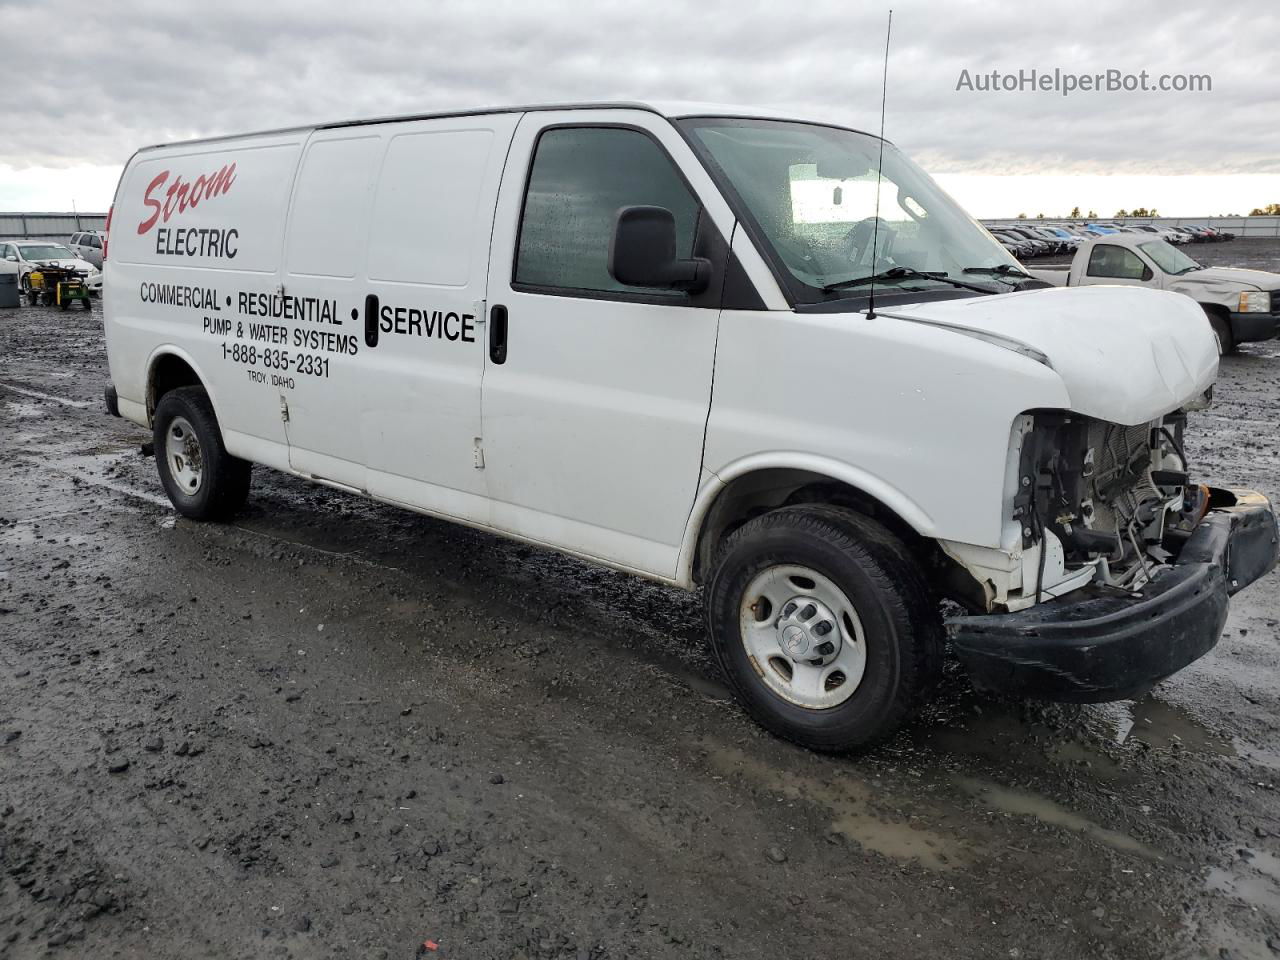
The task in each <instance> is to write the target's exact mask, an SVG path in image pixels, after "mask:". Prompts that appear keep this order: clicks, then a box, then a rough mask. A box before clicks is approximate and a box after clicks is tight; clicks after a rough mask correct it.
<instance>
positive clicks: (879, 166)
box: [867, 9, 893, 320]
mask: <svg viewBox="0 0 1280 960" xmlns="http://www.w3.org/2000/svg"><path fill="white" fill-rule="evenodd" d="M892 32H893V10H892V9H890V10H889V23H888V24H887V25H886V26H885V28H884V73H883V74H882V75H881V77H880V156H879V157H878V158H877V159H876V215H875V217H874V218H873V219H872V221H871V275H872V277H874V276H875V275H876V270H877V269H878V267H877V266H876V258H877V256H878V250H879V240H880V174H881V171H882V170H883V169H884V102H885V98H886V97H887V96H888V92H889V36H890V34H891V33H892ZM867 300H868V302H867V319H868V320H874V319H875V316H876V282H875V280H872V281H871V291H870V292H869V293H868V295H867Z"/></svg>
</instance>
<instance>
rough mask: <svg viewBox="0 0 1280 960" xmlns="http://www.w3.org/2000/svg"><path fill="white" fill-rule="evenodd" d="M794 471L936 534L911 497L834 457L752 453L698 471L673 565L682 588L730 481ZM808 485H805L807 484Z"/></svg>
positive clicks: (926, 534) (686, 584)
mask: <svg viewBox="0 0 1280 960" xmlns="http://www.w3.org/2000/svg"><path fill="white" fill-rule="evenodd" d="M778 470H782V471H794V472H796V473H798V474H800V473H803V474H810V475H811V479H810V480H809V481H808V482H809V483H813V482H821V481H833V482H835V483H839V484H843V485H845V486H848V487H852V488H853V489H855V490H857V491H858V492H859V493H862V494H864V495H865V496H867V497H870V498H871V499H873V500H875V501H877V502H878V503H880V504H881V505H882V506H884V507H885V508H886V509H888V510H890V511H892V512H893V513H894V514H895V515H896V516H897V517H898V518H899V519H900V520H901V521H902V522H903V523H905V524H906V525H907V526H909V527H911V529H913V530H914V531H915V532H916V533H918V534H920V535H921V536H924V537H930V538H936V536H937V534H936V525H935V523H934V520H933V518H932V517H930V516H929V514H928V513H926V512H925V510H924V509H923V508H922V507H921V506H920V505H919V504H918V503H916V502H915V501H914V500H912V499H911V498H910V497H908V496H907V495H906V494H904V493H903V492H902V491H901V490H898V489H897V488H896V487H894V486H893V485H892V484H889V483H887V482H886V481H884V480H883V479H881V478H880V477H877V476H875V475H874V474H871V473H868V472H867V471H865V470H860V469H858V468H857V467H854V466H851V465H849V464H847V463H842V462H840V461H839V460H834V459H831V458H828V457H822V456H817V455H814V454H805V453H798V452H795V451H790V450H786V451H782V450H780V451H773V452H766V453H754V454H751V455H750V456H746V457H742V458H741V459H739V460H735V461H733V462H732V463H729V464H726V465H725V466H723V467H721V468H720V469H718V470H716V471H714V472H713V471H711V470H707V469H704V470H703V480H702V484H701V486H700V487H699V489H698V494H697V496H696V497H695V498H694V503H693V509H692V510H691V511H690V513H689V522H688V524H687V525H686V527H685V532H684V538H683V540H682V541H681V544H680V553H679V556H678V559H677V564H676V581H677V582H678V583H679V584H680V585H681V586H684V587H687V588H692V587H693V586H694V579H693V569H694V562H695V560H696V559H697V554H698V545H699V542H700V540H701V537H702V531H703V528H704V525H705V524H706V521H707V517H708V515H709V514H710V513H711V510H712V508H713V507H714V505H715V503H716V500H717V498H718V497H719V496H720V494H721V493H723V492H724V491H725V490H726V489H727V488H728V487H729V486H730V485H731V484H733V483H734V482H735V481H738V480H741V479H743V478H746V477H749V476H751V475H753V474H763V473H765V472H767V471H778ZM806 485H807V484H806Z"/></svg>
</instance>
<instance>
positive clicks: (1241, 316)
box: [1028, 233, 1280, 354]
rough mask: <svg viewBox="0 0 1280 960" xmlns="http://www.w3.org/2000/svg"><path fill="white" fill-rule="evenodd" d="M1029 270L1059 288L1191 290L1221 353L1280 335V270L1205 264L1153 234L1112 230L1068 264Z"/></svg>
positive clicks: (1091, 242) (1191, 294)
mask: <svg viewBox="0 0 1280 960" xmlns="http://www.w3.org/2000/svg"><path fill="white" fill-rule="evenodd" d="M1028 272H1029V273H1030V274H1031V275H1032V276H1034V277H1035V278H1037V279H1039V280H1044V281H1046V282H1048V283H1051V284H1053V285H1054V286H1058V287H1064V286H1065V287H1083V286H1088V285H1091V284H1103V283H1105V284H1123V285H1127V286H1136V287H1151V288H1152V289H1154V290H1172V291H1174V292H1175V293H1182V294H1186V295H1187V296H1188V297H1190V298H1191V299H1192V300H1194V301H1196V303H1198V304H1200V306H1201V307H1203V308H1204V312H1205V313H1206V314H1207V315H1208V317H1209V324H1210V325H1211V326H1212V327H1213V335H1214V337H1215V338H1217V341H1218V353H1219V354H1223V353H1230V352H1231V351H1232V350H1234V349H1235V348H1236V345H1237V344H1240V343H1248V342H1252V341H1257V340H1270V339H1272V338H1273V337H1275V336H1277V335H1280V274H1277V273H1267V272H1266V271H1264V270H1243V269H1240V268H1238V267H1206V266H1203V265H1201V264H1199V263H1197V262H1196V261H1195V260H1192V259H1191V258H1190V257H1189V256H1187V255H1186V254H1185V253H1183V252H1182V251H1181V250H1179V249H1178V248H1177V247H1175V246H1172V245H1171V244H1169V243H1168V242H1166V241H1164V240H1161V239H1160V238H1159V237H1155V236H1152V235H1151V234H1129V233H1112V234H1107V235H1106V236H1104V237H1098V238H1097V239H1096V240H1090V241H1088V242H1087V243H1084V244H1082V245H1081V246H1080V249H1079V250H1077V251H1076V253H1075V257H1074V258H1073V259H1072V261H1071V265H1070V266H1069V267H1056V268H1054V267H1049V268H1041V269H1037V270H1029V271H1028Z"/></svg>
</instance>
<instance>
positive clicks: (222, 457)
mask: <svg viewBox="0 0 1280 960" xmlns="http://www.w3.org/2000/svg"><path fill="white" fill-rule="evenodd" d="M152 437H153V441H154V444H155V457H156V469H157V471H158V472H159V474H160V483H161V485H162V486H163V487H164V491H165V493H167V494H168V495H169V500H170V502H171V503H172V504H173V507H174V509H175V510H177V511H178V512H179V513H180V514H182V515H183V516H184V517H190V518H191V519H192V520H229V519H230V518H231V517H232V516H233V515H234V514H235V513H236V511H238V510H239V509H240V508H241V507H243V506H244V502H245V500H246V499H247V498H248V496H249V476H250V469H251V464H250V463H249V461H247V460H241V459H240V458H239V457H233V456H232V455H231V454H229V453H227V448H226V447H225V446H224V445H223V443H222V431H221V430H220V429H219V427H218V418H217V417H216V416H215V415H214V413H213V405H212V404H211V403H210V402H209V395H208V394H207V393H206V392H205V390H204V388H203V387H178V388H176V389H173V390H170V391H169V392H168V393H166V394H165V395H164V396H162V397H161V398H160V402H159V403H158V404H157V405H156V413H155V417H154V420H153V427H152Z"/></svg>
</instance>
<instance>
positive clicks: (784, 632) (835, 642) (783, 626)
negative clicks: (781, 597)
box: [777, 596, 840, 667]
mask: <svg viewBox="0 0 1280 960" xmlns="http://www.w3.org/2000/svg"><path fill="white" fill-rule="evenodd" d="M777 631H778V646H779V647H780V648H781V649H782V652H783V653H784V654H786V656H788V657H789V658H790V659H791V660H793V661H794V662H796V663H808V664H813V665H814V666H824V667H825V666H826V665H827V664H829V663H831V662H833V661H834V660H835V659H836V657H837V656H839V654H840V631H839V630H837V629H836V616H835V614H834V613H832V612H831V610H829V609H828V608H827V606H826V604H824V603H822V602H821V601H820V600H816V599H814V598H812V597H806V596H796V597H792V598H791V599H790V600H788V601H787V602H786V603H785V604H784V605H783V607H782V615H781V616H780V617H779V618H778V625H777Z"/></svg>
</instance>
